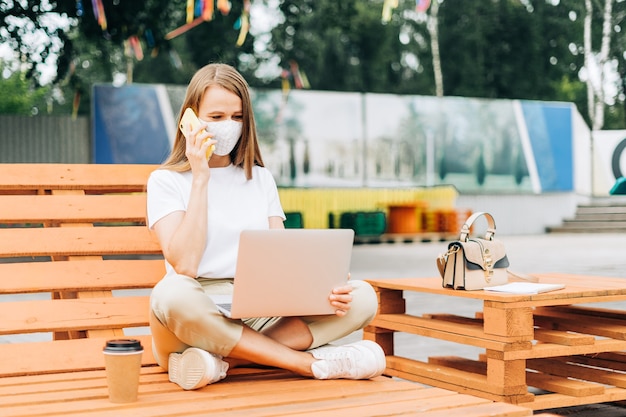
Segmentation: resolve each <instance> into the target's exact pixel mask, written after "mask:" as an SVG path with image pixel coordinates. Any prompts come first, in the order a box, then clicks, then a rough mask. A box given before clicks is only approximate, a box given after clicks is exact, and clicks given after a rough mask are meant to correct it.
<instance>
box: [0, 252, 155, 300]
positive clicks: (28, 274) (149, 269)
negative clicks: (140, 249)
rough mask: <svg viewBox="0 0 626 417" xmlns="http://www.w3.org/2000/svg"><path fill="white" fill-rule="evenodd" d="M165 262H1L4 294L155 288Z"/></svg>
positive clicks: (0, 269)
mask: <svg viewBox="0 0 626 417" xmlns="http://www.w3.org/2000/svg"><path fill="white" fill-rule="evenodd" d="M164 275H165V265H164V262H163V260H162V259H154V260H141V259H133V260H86V261H67V262H61V261H59V262H22V263H4V264H3V263H0V277H3V279H0V294H21V293H34V292H52V291H60V290H63V291H87V290H89V291H97V290H114V289H134V288H151V287H153V286H154V285H155V284H156V283H157V282H158V281H159V280H160V279H161V278H162V277H163V276H164Z"/></svg>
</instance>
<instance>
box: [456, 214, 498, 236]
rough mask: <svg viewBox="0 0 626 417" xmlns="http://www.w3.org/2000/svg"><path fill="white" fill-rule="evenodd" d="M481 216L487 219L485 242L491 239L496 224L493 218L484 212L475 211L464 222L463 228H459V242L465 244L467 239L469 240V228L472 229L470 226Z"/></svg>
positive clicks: (494, 232)
mask: <svg viewBox="0 0 626 417" xmlns="http://www.w3.org/2000/svg"><path fill="white" fill-rule="evenodd" d="M481 216H484V217H485V218H486V219H487V232H485V239H486V240H492V239H493V236H494V235H495V234H496V222H495V220H494V219H493V216H492V215H491V214H489V213H486V212H484V211H477V212H476V213H474V214H472V215H471V216H469V217H468V218H467V220H465V223H464V224H463V226H462V227H461V235H460V236H459V240H460V241H461V242H467V239H468V238H469V234H470V227H472V224H474V222H475V221H476V219H478V218H479V217H481Z"/></svg>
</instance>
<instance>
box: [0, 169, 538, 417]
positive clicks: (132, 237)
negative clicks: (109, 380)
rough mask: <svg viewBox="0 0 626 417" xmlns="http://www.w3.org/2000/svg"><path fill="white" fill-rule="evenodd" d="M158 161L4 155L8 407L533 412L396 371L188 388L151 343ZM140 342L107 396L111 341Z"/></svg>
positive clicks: (155, 412)
mask: <svg viewBox="0 0 626 417" xmlns="http://www.w3.org/2000/svg"><path fill="white" fill-rule="evenodd" d="M155 168H156V167H155V166H149V165H81V164H76V165H66V164H0V415H2V416H12V417H21V416H31V417H32V416H48V415H62V416H111V415H114V416H127V415H128V416H131V415H132V416H137V415H140V416H172V415H176V416H204V415H207V414H212V413H215V414H217V415H222V416H257V415H258V416H260V415H271V416H278V415H285V416H294V415H301V414H306V415H310V416H314V415H315V416H330V415H344V416H371V415H374V414H380V413H386V414H406V415H421V416H432V417H435V416H454V415H458V416H463V417H467V416H475V417H480V416H508V417H515V416H528V415H531V413H532V412H531V410H530V409H528V408H524V407H519V406H515V405H512V404H507V403H498V402H493V401H491V400H486V399H483V398H478V397H475V396H471V395H465V394H459V393H456V392H453V391H449V390H446V389H440V388H432V387H425V386H423V385H421V384H416V383H413V382H408V381H399V380H396V379H392V378H390V377H384V376H383V377H378V378H375V379H373V380H367V381H348V380H337V381H316V380H312V379H308V378H302V377H300V376H297V375H294V374H291V373H289V372H286V371H282V370H277V369H263V368H241V369H232V370H229V376H228V377H227V378H226V379H225V380H224V381H221V382H220V383H217V384H213V385H210V386H207V387H204V388H202V389H199V390H196V391H184V390H182V389H180V388H179V387H178V386H177V385H176V384H173V383H170V382H168V378H167V374H166V373H165V372H164V371H163V369H162V368H160V367H159V366H157V365H156V362H155V360H154V357H153V355H152V352H151V338H150V334H149V327H148V297H149V291H150V289H151V288H152V286H153V285H154V284H155V283H156V282H157V281H158V280H159V279H160V278H161V277H162V276H163V274H164V265H163V260H162V254H161V251H160V248H159V245H158V242H157V241H156V238H155V237H154V236H153V234H152V233H150V232H149V230H148V229H147V227H146V226H145V205H146V199H145V190H144V188H145V183H146V180H147V178H148V175H149V173H150V172H151V171H152V170H153V169H155ZM119 337H132V338H138V339H140V340H141V342H142V344H143V346H144V348H145V350H144V355H143V366H142V371H141V378H140V393H139V399H138V401H137V402H136V403H132V404H113V403H111V402H109V401H108V397H107V386H106V379H105V374H104V370H103V368H104V358H103V356H102V348H103V347H104V344H105V341H106V340H108V339H111V338H119Z"/></svg>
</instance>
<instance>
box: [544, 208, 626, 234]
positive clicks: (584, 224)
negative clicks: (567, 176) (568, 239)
mask: <svg viewBox="0 0 626 417" xmlns="http://www.w3.org/2000/svg"><path fill="white" fill-rule="evenodd" d="M546 232H547V233H622V232H626V202H625V201H622V200H620V201H615V200H597V201H594V202H592V203H589V204H581V205H579V206H578V207H577V209H576V213H575V216H574V218H573V219H565V220H564V221H563V224H561V225H560V226H553V227H547V228H546Z"/></svg>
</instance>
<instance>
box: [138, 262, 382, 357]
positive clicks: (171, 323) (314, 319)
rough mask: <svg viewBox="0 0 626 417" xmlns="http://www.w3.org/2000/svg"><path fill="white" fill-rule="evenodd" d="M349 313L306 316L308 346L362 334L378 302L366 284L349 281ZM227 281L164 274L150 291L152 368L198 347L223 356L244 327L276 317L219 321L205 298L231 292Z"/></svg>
mask: <svg viewBox="0 0 626 417" xmlns="http://www.w3.org/2000/svg"><path fill="white" fill-rule="evenodd" d="M350 284H351V285H352V286H353V287H354V290H353V291H352V299H353V300H352V304H351V308H350V310H349V311H348V314H346V315H345V316H343V317H339V316H334V315H329V316H307V317H302V319H303V320H304V321H305V322H306V323H307V325H308V326H309V329H310V331H311V334H312V335H313V343H312V344H311V346H310V347H309V348H314V347H318V346H321V345H324V344H327V343H330V342H332V341H334V340H337V339H340V338H342V337H344V336H347V335H349V334H350V333H352V332H354V331H356V330H359V329H362V328H363V327H365V325H367V324H368V323H369V322H370V321H371V320H372V319H373V318H374V316H375V315H376V310H377V308H378V301H377V299H376V294H375V292H374V289H373V288H372V287H371V286H370V285H369V284H368V283H367V282H365V281H356V280H355V281H350ZM232 287H233V283H232V279H220V280H216V279H208V278H198V279H193V278H190V277H187V276H184V275H177V274H168V275H166V276H165V277H164V278H163V279H162V280H161V281H160V282H159V283H158V284H157V285H156V286H155V287H154V289H153V290H152V295H151V297H150V307H151V308H150V309H151V311H150V330H151V332H152V350H153V352H154V357H155V358H156V360H157V363H158V364H159V365H160V366H161V367H163V368H165V369H167V365H168V364H167V362H168V357H169V354H170V353H172V352H182V351H184V350H185V349H187V348H188V347H191V346H193V347H197V348H201V349H204V350H206V351H207V352H211V353H214V354H216V355H221V356H223V357H226V356H228V355H229V353H230V351H231V350H232V349H233V348H234V347H235V345H237V343H238V342H239V339H240V338H241V334H242V332H243V326H244V325H246V326H249V327H251V328H252V329H254V330H257V331H260V330H263V329H264V328H267V327H269V326H271V325H272V324H273V323H274V322H275V321H276V320H277V318H256V319H246V320H233V319H229V318H226V317H224V316H223V315H222V314H221V313H220V312H219V311H218V310H217V308H216V307H215V304H214V303H213V301H212V300H211V298H210V297H209V296H208V295H207V294H229V293H232Z"/></svg>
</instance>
